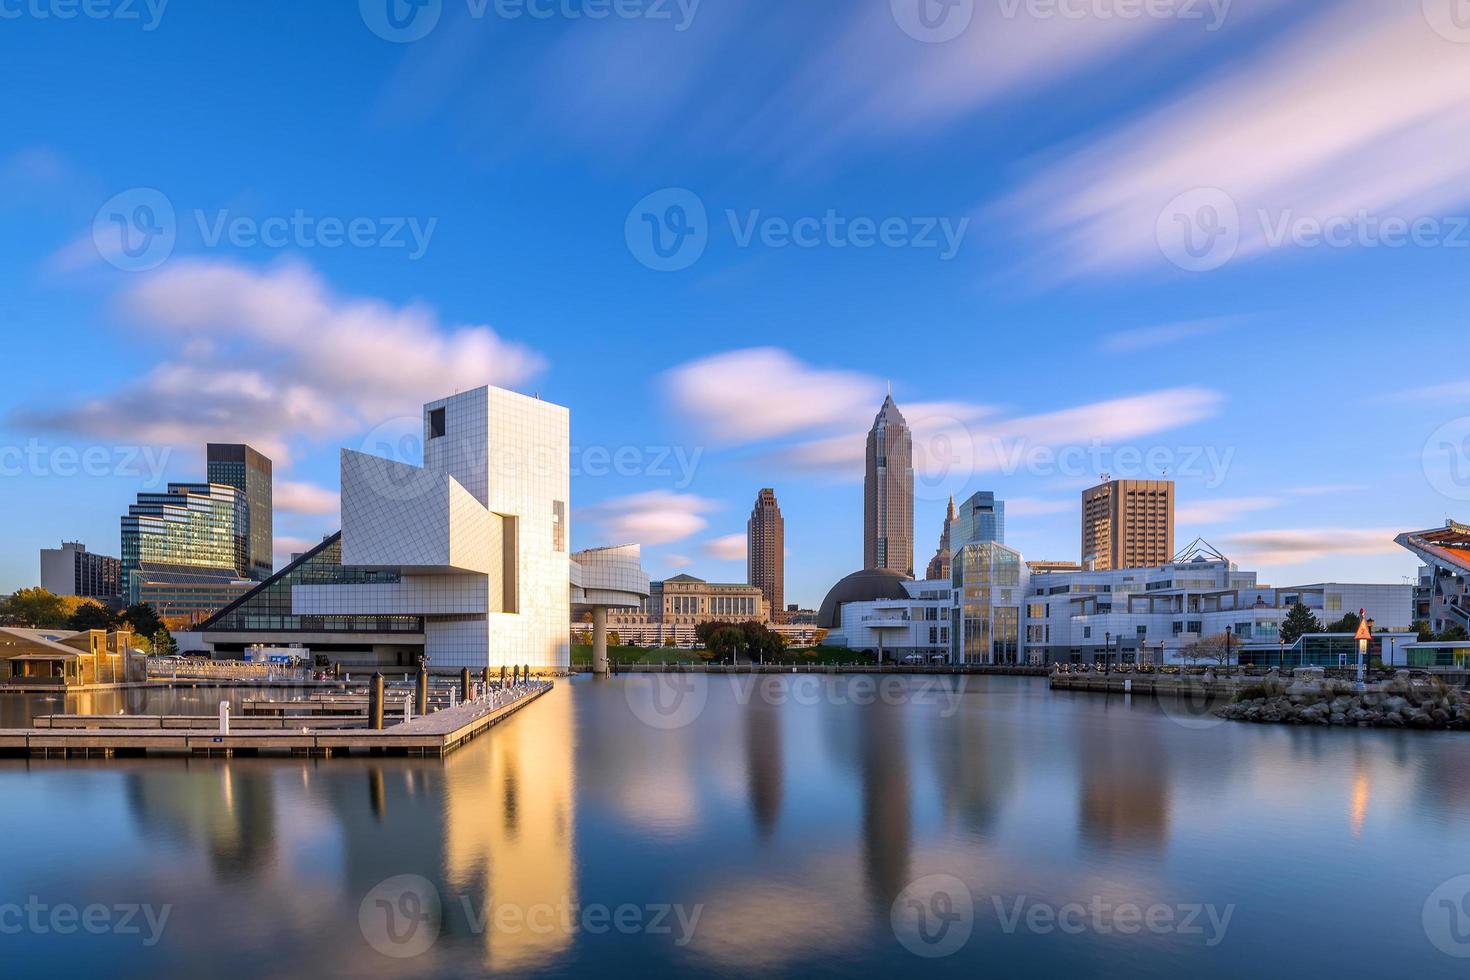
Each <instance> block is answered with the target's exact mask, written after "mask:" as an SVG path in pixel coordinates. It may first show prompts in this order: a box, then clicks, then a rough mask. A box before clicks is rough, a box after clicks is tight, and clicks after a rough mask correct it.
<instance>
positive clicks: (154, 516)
mask: <svg viewBox="0 0 1470 980" xmlns="http://www.w3.org/2000/svg"><path fill="white" fill-rule="evenodd" d="M244 523H245V496H244V494H242V493H240V492H239V491H238V490H236V489H235V488H234V487H230V486H224V485H221V484H210V483H170V484H169V485H168V492H167V493H140V494H138V500H137V502H136V503H134V504H131V505H130V506H129V507H128V512H127V514H125V515H124V516H123V518H122V583H121V586H122V590H123V595H125V596H126V597H127V599H128V602H130V603H134V602H138V601H140V600H139V598H138V588H137V584H136V583H135V582H134V581H133V579H134V578H135V577H136V573H137V572H138V570H139V568H140V567H141V566H142V565H145V564H148V565H165V566H171V567H173V568H176V569H180V570H185V569H189V568H202V569H211V570H213V571H215V572H218V571H220V570H222V569H229V570H231V571H232V572H233V573H234V574H235V575H237V576H238V577H240V578H246V577H247V572H248V565H247V556H246V547H245V539H244V538H243V537H242V536H241V534H240V528H242V527H243V526H244Z"/></svg>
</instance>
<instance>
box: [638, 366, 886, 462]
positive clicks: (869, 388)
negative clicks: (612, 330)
mask: <svg viewBox="0 0 1470 980" xmlns="http://www.w3.org/2000/svg"><path fill="white" fill-rule="evenodd" d="M664 386H665V390H666V391H667V393H668V395H669V397H670V399H671V400H672V401H673V403H674V406H675V407H676V408H678V409H679V410H680V411H681V412H684V413H687V415H688V416H689V417H690V421H692V422H693V423H694V424H695V425H697V426H699V427H700V428H702V429H703V430H704V431H705V432H706V433H708V434H709V435H710V436H711V437H712V438H715V439H720V440H723V441H727V442H753V441H757V440H761V439H769V438H772V437H774V436H782V435H787V434H789V433H792V432H800V431H802V430H806V429H812V428H817V427H821V426H827V425H832V424H837V423H845V422H850V421H851V420H852V419H853V417H854V416H859V417H860V416H861V415H862V414H863V413H865V412H866V413H867V414H870V415H871V414H874V413H876V412H877V410H878V405H879V403H880V402H881V400H882V392H883V386H882V382H880V381H878V380H877V379H875V378H871V377H869V376H867V375H864V374H859V373H857V372H853V371H839V370H831V369H825V368H816V367H812V366H811V365H808V364H805V363H803V362H802V361H800V360H798V359H797V358H796V357H793V356H792V355H791V354H790V353H788V352H786V351H784V350H780V349H779V348H775V347H755V348H747V349H745V350H736V351H730V352H728V353H724V354H715V355H712V356H710V357H705V358H701V359H699V360H697V361H690V362H689V363H687V364H681V365H680V366H678V367H676V368H674V369H673V370H671V371H669V372H667V373H666V374H665V375H664Z"/></svg>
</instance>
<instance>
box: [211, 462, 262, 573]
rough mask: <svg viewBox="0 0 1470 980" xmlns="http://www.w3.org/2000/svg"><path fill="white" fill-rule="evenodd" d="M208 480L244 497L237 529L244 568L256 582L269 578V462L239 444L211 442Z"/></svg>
mask: <svg viewBox="0 0 1470 980" xmlns="http://www.w3.org/2000/svg"><path fill="white" fill-rule="evenodd" d="M205 457H206V467H207V472H206V474H205V478H206V479H207V480H208V481H209V482H210V483H219V484H223V485H225V486H228V487H234V488H235V489H236V490H238V491H239V492H240V493H241V494H242V495H243V496H244V498H245V516H244V523H243V525H242V526H241V527H239V528H237V529H236V534H237V535H238V536H239V537H240V538H241V539H242V545H243V548H244V552H245V571H246V573H247V574H248V576H249V577H250V578H252V579H254V580H255V581H257V582H263V581H265V580H266V579H268V578H270V575H271V571H272V563H273V558H272V554H271V552H272V549H273V548H274V547H275V534H274V516H273V512H272V508H273V506H274V501H273V493H272V482H271V481H272V477H271V461H270V458H269V457H267V456H265V455H264V454H262V453H259V452H256V451H255V450H254V449H252V448H250V447H249V446H246V445H243V444H240V443H216V442H211V443H209V444H208V445H207V446H206V448H205Z"/></svg>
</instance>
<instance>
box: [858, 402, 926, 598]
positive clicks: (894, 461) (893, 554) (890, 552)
mask: <svg viewBox="0 0 1470 980" xmlns="http://www.w3.org/2000/svg"><path fill="white" fill-rule="evenodd" d="M863 568H865V569H871V568H882V569H887V570H888V571H893V572H899V573H900V574H903V575H907V576H908V577H909V578H913V577H914V442H913V436H912V435H911V434H910V433H909V426H908V423H907V422H906V421H904V417H903V413H902V412H900V411H899V410H898V406H897V405H895V404H894V403H893V396H892V395H889V396H888V397H887V398H886V399H884V401H883V408H882V409H880V410H879V412H878V417H877V418H875V419H874V420H873V428H872V429H871V430H869V432H868V460H867V474H866V476H865V478H864V480H863Z"/></svg>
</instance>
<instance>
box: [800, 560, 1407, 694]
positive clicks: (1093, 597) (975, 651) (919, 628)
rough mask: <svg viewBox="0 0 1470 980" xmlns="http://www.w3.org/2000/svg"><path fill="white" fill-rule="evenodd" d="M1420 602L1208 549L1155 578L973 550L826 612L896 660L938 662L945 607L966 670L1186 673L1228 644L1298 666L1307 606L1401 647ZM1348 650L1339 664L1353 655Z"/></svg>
mask: <svg viewBox="0 0 1470 980" xmlns="http://www.w3.org/2000/svg"><path fill="white" fill-rule="evenodd" d="M879 574H885V575H887V576H888V578H886V579H884V580H882V581H877V580H874V579H873V578H872V577H873V576H875V575H879ZM1421 589H1422V587H1421ZM1416 594H1417V593H1416V591H1415V589H1414V587H1412V586H1409V585H1388V584H1355V583H1338V582H1318V583H1312V584H1307V585H1297V586H1291V587H1285V588H1282V587H1276V588H1273V587H1270V586H1262V585H1259V584H1258V583H1257V575H1256V573H1255V572H1245V571H1241V570H1240V569H1239V568H1237V567H1236V565H1235V564H1234V563H1232V562H1230V561H1228V560H1227V559H1225V558H1224V557H1223V556H1221V555H1219V554H1218V553H1217V552H1214V551H1213V550H1212V549H1208V548H1202V549H1199V550H1192V551H1190V552H1188V553H1186V554H1183V555H1180V556H1177V557H1176V558H1175V559H1174V560H1172V561H1169V562H1166V563H1164V564H1161V565H1159V566H1156V567H1152V568H1133V569H1108V570H1102V571H1098V570H1069V571H1054V572H1037V571H1034V570H1033V569H1032V568H1031V567H1030V566H1028V564H1027V563H1026V562H1025V561H1023V560H1022V558H1021V555H1020V553H1019V552H1017V551H1015V550H1014V549H1012V548H1008V547H1006V546H1005V545H1002V544H999V543H997V542H975V543H971V544H968V545H964V546H961V547H959V548H958V549H957V550H956V551H955V553H954V556H953V560H952V569H951V576H950V579H949V580H948V581H944V582H939V581H934V580H930V581H922V582H909V581H905V580H904V579H903V578H902V577H901V576H896V575H893V574H892V573H877V572H861V573H857V575H852V576H848V577H847V578H846V579H843V580H842V581H841V582H839V583H838V584H837V585H836V586H834V587H833V590H832V592H831V593H830V594H829V595H828V601H827V602H826V603H824V604H823V608H822V616H823V617H824V618H823V620H822V625H823V626H824V627H826V628H828V629H829V630H830V632H829V633H828V635H827V637H826V640H825V642H826V643H828V644H830V645H837V646H846V647H850V648H851V649H853V650H855V651H859V652H863V653H868V654H872V655H876V654H878V652H879V651H880V650H881V651H883V653H884V654H885V655H886V656H888V657H890V658H892V659H896V660H902V659H905V658H908V657H915V658H921V659H925V660H932V659H934V656H935V649H934V644H933V642H931V640H930V634H929V632H928V629H927V627H926V626H925V625H924V624H926V623H928V621H929V618H930V617H932V616H934V615H935V613H934V612H932V611H931V609H933V608H941V609H942V613H941V614H940V622H947V623H948V626H949V628H948V630H947V631H946V632H947V636H948V640H949V642H948V644H947V647H946V648H945V649H944V650H943V656H944V659H945V660H947V661H948V662H951V663H956V664H1034V665H1044V664H1052V663H1078V664H1081V663H1087V664H1092V663H1101V662H1104V661H1107V662H1110V663H1114V664H1120V663H1143V662H1151V663H1181V662H1185V661H1187V660H1188V659H1189V658H1190V656H1191V655H1192V654H1191V647H1192V646H1193V645H1194V644H1196V643H1198V642H1199V641H1200V640H1202V639H1205V638H1207V637H1220V636H1225V635H1227V634H1228V635H1229V636H1230V638H1231V642H1232V644H1233V645H1234V649H1235V650H1236V651H1237V655H1239V656H1241V657H1244V658H1248V659H1251V660H1252V662H1265V663H1275V662H1278V658H1283V657H1284V658H1285V659H1286V660H1287V662H1292V661H1291V658H1290V657H1289V656H1286V655H1287V654H1288V652H1289V651H1290V650H1291V648H1289V647H1287V646H1286V645H1285V644H1283V643H1282V642H1281V633H1280V629H1281V624H1282V623H1283V622H1284V621H1285V619H1286V617H1287V615H1288V614H1289V613H1290V611H1291V609H1292V607H1293V606H1295V605H1296V604H1298V603H1300V604H1301V605H1303V606H1305V607H1306V608H1307V609H1308V610H1309V611H1310V612H1311V613H1312V615H1313V616H1315V617H1316V618H1317V621H1318V622H1319V624H1321V626H1322V627H1323V628H1324V629H1325V628H1326V627H1328V626H1330V625H1331V624H1333V623H1335V622H1337V621H1338V620H1341V619H1342V618H1343V617H1344V616H1345V615H1347V614H1348V613H1357V612H1358V610H1360V609H1361V610H1363V611H1364V612H1365V613H1366V615H1367V617H1368V618H1369V619H1372V620H1374V628H1375V630H1377V631H1388V633H1389V634H1393V637H1391V638H1392V639H1394V640H1395V641H1396V642H1400V643H1401V642H1404V639H1403V634H1404V633H1405V631H1407V629H1408V627H1409V625H1410V623H1411V622H1412V620H1413V619H1414V618H1415V615H1414V613H1415V609H1414V597H1415V595H1416ZM935 635H936V636H937V635H940V634H939V633H938V632H936V634H935ZM1302 642H1304V641H1298V644H1299V645H1300V644H1301V643H1302ZM1311 642H1316V639H1315V638H1311ZM1309 645H1310V643H1309ZM1319 645H1320V644H1319ZM1338 645H1339V646H1340V647H1342V649H1341V650H1334V651H1333V652H1332V656H1331V657H1330V658H1329V659H1330V660H1331V662H1332V663H1333V664H1336V663H1337V662H1338V659H1339V658H1340V657H1350V655H1351V650H1350V649H1349V648H1348V647H1347V646H1344V645H1343V644H1342V643H1341V642H1339V644H1338ZM1303 650H1305V648H1303ZM1301 652H1302V651H1298V653H1301ZM1308 655H1309V656H1314V655H1311V654H1310V653H1309V654H1308ZM1313 662H1325V661H1323V660H1322V658H1321V657H1315V658H1314V659H1313Z"/></svg>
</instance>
